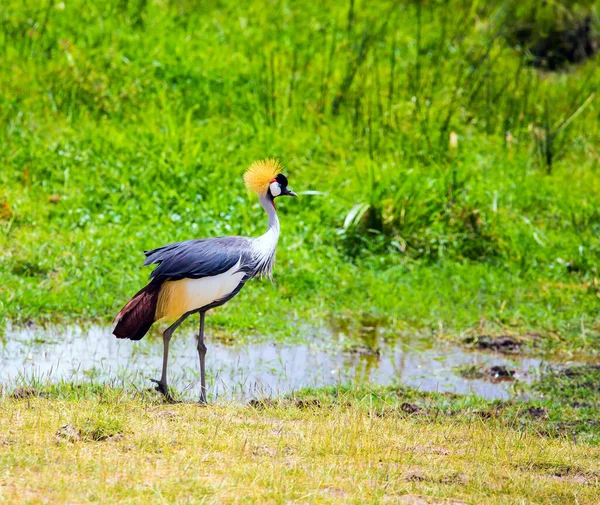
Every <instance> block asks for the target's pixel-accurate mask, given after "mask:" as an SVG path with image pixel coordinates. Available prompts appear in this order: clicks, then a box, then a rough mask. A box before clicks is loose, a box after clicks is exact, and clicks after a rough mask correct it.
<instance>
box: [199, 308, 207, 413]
mask: <svg viewBox="0 0 600 505" xmlns="http://www.w3.org/2000/svg"><path fill="white" fill-rule="evenodd" d="M204 314H205V312H200V330H199V331H198V340H197V348H198V356H199V357H200V403H201V404H202V405H205V404H206V370H205V368H204V365H205V358H206V346H205V345H204Z"/></svg>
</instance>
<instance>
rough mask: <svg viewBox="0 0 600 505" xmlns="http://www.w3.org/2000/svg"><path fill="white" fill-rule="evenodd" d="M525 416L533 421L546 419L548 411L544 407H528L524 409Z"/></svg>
mask: <svg viewBox="0 0 600 505" xmlns="http://www.w3.org/2000/svg"><path fill="white" fill-rule="evenodd" d="M525 414H527V415H528V416H529V417H533V418H534V419H547V418H548V409H547V408H546V407H536V406H533V405H532V406H530V407H527V408H526V409H525Z"/></svg>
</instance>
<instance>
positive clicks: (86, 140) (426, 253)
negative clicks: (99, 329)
mask: <svg viewBox="0 0 600 505" xmlns="http://www.w3.org/2000/svg"><path fill="white" fill-rule="evenodd" d="M0 23H1V25H2V29H1V30H0V61H1V62H2V65H1V67H0V68H1V69H0V124H1V128H0V136H1V137H0V167H1V169H0V317H1V318H2V319H3V320H4V321H5V322H6V321H8V320H12V321H15V322H17V323H23V322H26V321H35V322H43V321H46V320H50V319H60V320H68V319H78V320H90V319H100V320H101V321H106V322H108V321H110V320H111V318H112V317H113V315H114V313H115V311H116V310H118V308H120V306H121V305H122V304H123V303H124V302H125V301H126V300H127V299H128V297H129V296H131V295H132V294H133V293H134V292H135V291H136V290H137V289H138V288H139V286H140V285H141V284H142V283H143V282H144V279H145V278H146V276H147V275H148V271H147V270H145V269H141V268H139V265H140V263H141V261H142V254H141V252H142V250H144V249H149V248H153V247H156V246H159V245H162V244H164V243H168V242H172V241H176V240H183V239H188V238H194V237H202V236H216V235H221V234H243V235H249V234H255V235H256V234H259V233H261V232H262V231H263V229H264V227H265V225H266V223H265V219H264V216H263V214H262V211H261V209H260V207H259V206H258V204H257V203H256V202H255V201H254V199H253V198H249V197H248V195H247V193H246V192H245V190H244V188H243V184H242V180H241V175H242V172H243V170H244V169H245V167H246V166H247V165H248V164H249V163H251V162H252V161H253V160H254V159H257V158H261V157H265V156H276V157H279V158H281V160H282V162H283V163H284V165H285V166H286V173H287V175H288V177H289V179H290V185H291V187H292V188H293V189H294V190H296V191H298V192H301V193H303V194H302V195H301V198H299V199H298V200H297V201H293V202H289V201H287V202H284V203H283V205H282V206H281V210H280V212H281V214H282V223H283V233H282V238H281V242H280V246H279V250H278V264H277V266H276V270H275V277H276V284H275V286H274V287H273V286H271V285H269V284H268V283H262V284H259V283H254V284H253V285H252V287H250V286H249V287H248V288H247V289H246V290H245V293H244V296H242V297H239V298H238V299H236V301H235V303H232V304H230V306H228V307H227V308H224V309H222V310H221V311H220V312H219V316H218V318H217V319H216V322H217V323H219V324H223V325H227V328H229V329H231V331H238V330H239V331H240V332H242V331H243V332H244V333H246V332H247V331H248V329H252V328H256V329H257V330H258V331H260V332H266V331H271V330H272V331H274V332H276V333H277V332H281V333H282V334H283V333H287V334H289V333H295V332H297V331H298V328H301V327H302V325H303V324H305V322H306V321H307V320H308V319H309V318H311V319H312V321H314V322H315V324H319V321H325V320H327V319H328V318H331V317H334V316H335V317H337V316H340V315H348V316H349V317H354V316H359V317H366V316H368V317H375V318H381V319H383V320H385V321H386V324H388V325H390V326H394V327H397V328H400V329H406V330H407V331H413V330H414V329H418V330H424V331H427V332H430V333H431V334H432V335H436V336H456V335H462V334H463V333H465V332H468V331H471V330H472V329H473V328H483V327H486V328H488V329H489V328H491V329H492V330H493V331H502V332H506V331H512V332H520V333H523V332H526V331H536V332H538V333H539V335H540V339H541V342H542V343H543V345H549V346H552V345H555V344H566V345H568V346H569V347H571V348H572V349H584V350H590V349H592V350H593V349H596V348H597V344H598V343H599V340H600V331H599V329H600V325H599V323H600V318H599V317H598V304H599V302H600V300H599V297H600V286H599V285H598V270H597V266H598V261H599V259H600V210H599V209H600V179H599V177H598V168H599V163H600V116H599V112H600V108H599V103H600V102H599V100H600V97H598V96H597V95H598V85H599V83H600V72H598V63H597V57H595V53H596V51H597V50H598V47H599V46H598V36H597V33H598V9H597V6H596V3H595V2H592V1H579V2H566V1H558V0H556V1H552V2H537V1H523V0H522V1H517V0H495V1H486V2H484V1H477V0H474V1H464V0H429V1H408V0H407V1H395V2H393V1H384V0H378V1H373V2H360V1H358V0H349V1H348V2H346V3H343V2H331V1H326V2H318V3H313V2H293V1H270V2H250V3H243V4H242V3H238V2H230V1H227V0H224V1H222V2H213V1H197V0H180V1H177V0H172V1H167V0H164V1H158V0H157V1H152V0H112V1H107V2H89V1H85V0H72V1H71V0H67V1H63V2H58V1H53V0H44V1H30V2H26V3H23V2H19V1H16V0H7V1H4V2H2V4H1V5H0ZM274 310H276V311H277V312H278V313H283V314H287V315H288V317H286V318H281V321H279V322H278V321H274V318H272V317H270V313H272V312H273V311H274ZM290 321H292V323H293V324H291V323H290ZM277 325H280V326H279V327H277Z"/></svg>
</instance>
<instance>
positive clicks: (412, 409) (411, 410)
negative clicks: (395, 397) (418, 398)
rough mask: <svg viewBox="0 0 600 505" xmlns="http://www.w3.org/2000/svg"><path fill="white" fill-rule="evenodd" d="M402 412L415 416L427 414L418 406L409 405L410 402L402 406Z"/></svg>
mask: <svg viewBox="0 0 600 505" xmlns="http://www.w3.org/2000/svg"><path fill="white" fill-rule="evenodd" d="M400 410H401V411H402V412H405V413H406V414H415V415H419V414H425V410H424V409H422V408H421V407H419V406H418V405H415V404H414V403H409V402H404V403H403V404H402V405H400Z"/></svg>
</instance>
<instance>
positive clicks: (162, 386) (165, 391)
mask: <svg viewBox="0 0 600 505" xmlns="http://www.w3.org/2000/svg"><path fill="white" fill-rule="evenodd" d="M150 380H151V381H152V382H154V383H155V384H156V386H155V388H154V389H156V390H157V391H158V392H159V393H161V394H162V395H163V396H164V397H165V400H166V401H168V402H169V403H174V400H173V397H172V396H171V393H169V388H168V386H167V384H166V382H161V381H160V380H156V379H150Z"/></svg>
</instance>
